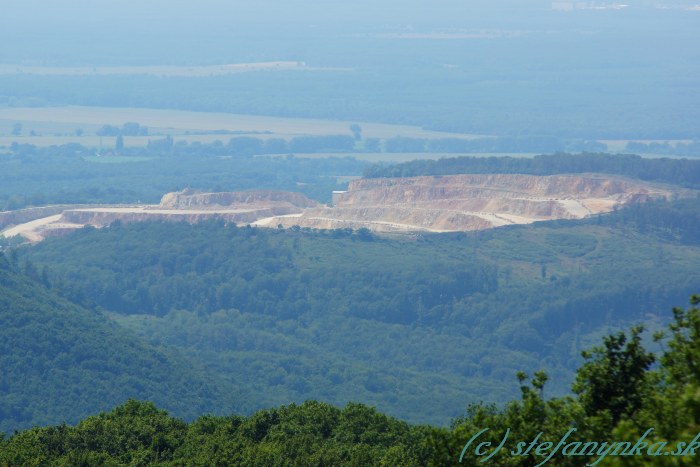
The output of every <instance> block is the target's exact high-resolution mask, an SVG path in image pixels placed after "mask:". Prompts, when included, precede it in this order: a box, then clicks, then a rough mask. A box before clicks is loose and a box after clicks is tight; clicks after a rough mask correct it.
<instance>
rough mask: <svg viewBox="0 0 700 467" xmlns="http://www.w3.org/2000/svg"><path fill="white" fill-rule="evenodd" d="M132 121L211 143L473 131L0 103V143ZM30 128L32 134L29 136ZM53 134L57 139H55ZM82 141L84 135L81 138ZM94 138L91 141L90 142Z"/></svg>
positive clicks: (39, 141) (45, 139) (46, 139)
mask: <svg viewBox="0 0 700 467" xmlns="http://www.w3.org/2000/svg"><path fill="white" fill-rule="evenodd" d="M127 122H137V123H139V124H140V125H142V126H146V127H148V129H149V133H150V134H151V135H157V134H169V135H172V136H181V137H182V138H180V139H184V140H187V141H201V142H211V141H214V140H216V139H220V140H227V139H229V138H231V137H232V136H240V135H242V134H255V136H256V137H258V138H293V137H295V136H302V135H337V134H349V133H350V129H349V127H350V125H351V124H353V123H358V124H359V125H360V126H361V128H362V136H363V137H365V138H382V139H385V138H392V137H395V136H405V137H411V138H428V139H436V138H448V137H453V138H465V139H473V138H477V137H480V136H479V135H470V134H465V133H449V132H440V131H429V130H424V129H422V128H420V127H416V126H408V125H390V124H383V123H367V122H352V121H333V120H319V119H304V118H282V117H265V116H256V115H240V114H228V113H216V112H192V111H182V110H165V109H137V108H111V107H82V106H66V107H37V108H29V107H25V108H1V109H0V144H3V145H7V144H8V141H9V142H10V144H11V142H12V141H17V142H22V143H30V144H36V145H38V146H39V145H51V144H57V141H64V140H63V138H67V139H65V142H68V141H69V140H70V141H77V142H83V140H81V138H88V137H91V136H95V133H96V132H97V130H98V129H99V128H100V127H101V126H102V125H115V126H121V125H123V124H124V123H127ZM16 123H20V124H21V125H22V132H21V135H19V136H15V135H12V134H11V133H12V130H13V126H14V125H15V124H16ZM77 128H81V129H82V130H83V136H81V137H76V136H75V130H76V129H77ZM32 131H34V133H35V135H30V133H31V132H32ZM212 132H235V134H227V133H224V134H221V133H219V134H211V133H212ZM55 138H61V139H60V140H57V139H55ZM87 141H88V140H87V139H86V140H85V142H87ZM91 142H94V141H91ZM147 142H148V138H141V139H138V137H135V138H126V140H125V144H132V145H144V144H146V143H147Z"/></svg>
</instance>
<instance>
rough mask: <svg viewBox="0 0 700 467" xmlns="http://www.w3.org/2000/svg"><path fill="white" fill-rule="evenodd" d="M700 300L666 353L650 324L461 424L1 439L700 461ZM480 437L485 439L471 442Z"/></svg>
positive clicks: (249, 427) (226, 421) (128, 456)
mask: <svg viewBox="0 0 700 467" xmlns="http://www.w3.org/2000/svg"><path fill="white" fill-rule="evenodd" d="M698 304H700V296H693V297H692V298H691V307H690V308H688V309H687V310H683V309H681V308H674V310H673V314H674V319H673V322H672V323H671V324H670V325H669V327H668V329H667V331H668V334H667V335H666V337H665V339H664V340H665V342H666V344H668V347H667V350H665V351H664V352H662V353H659V354H656V355H655V354H653V353H650V352H648V351H647V350H646V349H645V348H644V346H643V345H642V341H641V334H642V332H643V329H642V327H634V328H632V329H631V331H630V332H627V333H625V332H620V333H616V334H613V335H609V336H607V337H605V338H604V339H603V344H602V345H598V346H595V347H593V348H592V349H590V351H587V352H585V353H584V357H585V359H586V361H585V363H584V364H583V365H582V366H581V367H580V368H579V370H578V372H577V375H576V381H575V384H574V385H573V390H574V392H575V394H576V396H575V397H564V398H545V397H543V389H544V387H545V384H546V382H547V380H548V376H547V374H546V373H544V372H537V373H535V374H534V376H533V377H532V379H531V380H529V381H528V377H527V375H526V374H524V373H519V374H518V380H519V381H520V391H521V396H520V399H518V400H513V401H511V402H510V403H508V404H507V406H506V407H505V408H503V409H500V410H499V409H496V408H495V407H491V406H485V405H472V406H471V407H469V408H468V409H467V411H466V412H465V413H464V415H463V416H461V417H459V418H456V419H455V420H453V422H452V424H451V426H450V429H445V428H435V427H430V426H425V425H409V424H407V423H405V422H400V421H397V420H395V419H393V418H391V417H387V416H386V415H384V414H382V413H379V412H377V411H376V410H375V409H372V408H368V407H366V406H364V405H361V404H348V405H346V406H345V408H343V409H339V408H336V407H334V406H332V405H328V404H324V403H319V402H315V401H308V402H305V403H303V404H301V405H296V404H291V405H288V406H282V407H279V408H274V409H268V410H261V411H258V412H256V413H255V414H253V415H252V416H250V417H241V416H237V415H230V416H227V417H212V416H202V417H200V418H198V419H197V420H196V421H194V422H192V423H189V424H187V423H185V422H183V421H182V420H180V419H177V418H174V417H172V416H170V415H168V414H167V413H166V412H165V411H162V410H158V409H157V408H156V407H155V406H154V405H153V404H150V403H139V402H136V401H128V402H126V403H125V404H123V405H121V406H119V407H117V408H116V409H114V410H113V411H111V412H109V413H101V414H99V415H97V416H92V417H88V418H86V419H85V420H83V421H81V422H80V423H79V424H77V425H76V426H66V425H59V426H53V427H46V428H35V429H32V430H28V431H24V432H21V433H16V434H14V435H13V436H12V437H10V438H8V439H6V440H2V438H0V463H2V464H5V465H7V464H9V465H24V464H27V463H32V464H42V463H52V464H60V465H65V464H68V465H97V464H99V465H245V466H281V465H295V466H296V465H299V466H302V465H303V466H306V465H333V466H339V465H348V466H360V465H386V466H389V465H392V466H393V465H401V466H419V465H468V466H477V465H483V462H484V460H485V459H486V456H492V460H491V462H492V463H493V464H496V465H514V466H532V465H542V464H543V463H544V462H550V465H557V466H572V467H573V466H580V465H584V464H586V465H598V464H599V463H600V462H601V461H602V464H600V465H652V464H653V465H660V466H666V465H669V466H670V465H693V464H694V463H695V461H696V460H697V455H698V453H697V451H696V450H697V442H696V441H697V435H696V433H697V427H698V424H699V423H700V412H699V411H698V409H697V402H698V389H699V388H700V374H698V371H697V364H698V362H700V351H699V350H698V349H699V348H700V332H699V331H700V309H698V308H697V305H698ZM659 338H662V337H661V336H659ZM657 361H658V362H659V365H658V366H657V367H656V368H654V369H653V370H652V369H651V366H652V364H653V363H655V362H657ZM650 427H651V428H650ZM477 438H478V441H477V442H478V443H482V444H478V445H476V444H472V442H470V441H469V440H470V439H471V440H472V441H473V440H474V439H477ZM501 440H504V441H503V443H502V444H501V443H500V441H501ZM530 443H532V444H530ZM538 443H539V444H538ZM497 445H498V446H499V447H500V449H494V448H493V446H497ZM528 445H529V446H530V448H529V449H526V446H528ZM555 446H556V447H555ZM533 447H534V449H533ZM470 448H471V449H470ZM620 456H622V457H620Z"/></svg>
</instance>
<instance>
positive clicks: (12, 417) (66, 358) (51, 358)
mask: <svg viewBox="0 0 700 467" xmlns="http://www.w3.org/2000/svg"><path fill="white" fill-rule="evenodd" d="M28 272H29V273H30V275H31V276H35V277H37V278H38V280H37V281H34V280H31V279H29V278H28V277H27V276H25V275H23V274H21V273H20V272H19V271H17V270H16V269H15V268H14V267H12V266H11V265H10V264H9V263H8V261H7V260H6V259H5V257H4V256H3V255H0V329H2V334H1V335H0V432H3V431H4V432H11V431H12V430H15V429H20V428H28V427H30V426H33V425H36V424H48V423H57V422H61V421H64V422H69V423H75V422H77V421H78V420H79V419H80V418H82V417H85V416H86V415H87V414H89V413H92V412H95V411H99V410H106V409H108V408H110V407H113V406H114V405H116V404H119V403H121V402H123V401H124V400H125V398H127V397H135V398H140V399H148V400H153V401H156V402H157V403H158V404H159V405H160V406H162V407H167V408H168V409H170V410H173V411H174V412H176V413H178V414H179V415H180V416H186V417H194V416H196V415H199V414H201V413H203V412H205V411H208V410H210V405H209V401H210V400H216V401H217V402H218V403H220V404H222V408H223V407H226V409H225V410H228V411H231V410H240V406H239V405H237V404H238V401H237V398H236V396H235V393H234V392H231V391H232V389H231V388H230V387H229V388H227V391H224V390H223V388H224V385H223V384H221V383H220V382H219V378H217V377H216V376H211V375H210V376H205V375H204V373H203V371H201V369H197V366H196V365H192V363H190V362H188V361H186V360H183V357H182V355H180V354H177V353H175V352H173V351H172V350H164V349H159V348H156V347H154V346H153V345H150V344H147V343H145V342H143V341H142V340H141V339H139V338H138V337H136V336H135V335H133V334H132V333H131V332H129V331H127V330H125V329H123V328H121V327H120V326H118V325H115V324H114V323H113V322H112V321H110V320H109V319H107V318H106V317H105V316H104V314H103V313H101V312H98V311H95V310H94V309H87V308H83V307H81V306H79V305H76V304H75V303H71V302H69V301H67V300H65V299H63V298H60V297H58V296H57V295H56V294H55V293H53V292H51V291H49V290H47V289H46V287H45V286H44V285H43V284H42V283H40V281H41V278H40V276H41V275H40V274H36V271H32V270H30V271H28ZM0 451H1V449H0ZM0 463H1V462H0Z"/></svg>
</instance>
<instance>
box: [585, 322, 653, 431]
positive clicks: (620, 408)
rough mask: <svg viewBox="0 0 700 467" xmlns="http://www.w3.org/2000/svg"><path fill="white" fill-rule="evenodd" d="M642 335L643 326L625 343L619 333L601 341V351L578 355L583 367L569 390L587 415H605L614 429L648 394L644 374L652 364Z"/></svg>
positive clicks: (635, 329)
mask: <svg viewBox="0 0 700 467" xmlns="http://www.w3.org/2000/svg"><path fill="white" fill-rule="evenodd" d="M643 331H644V327H643V326H641V325H639V326H635V327H633V328H632V330H631V337H630V338H629V339H628V338H627V335H626V334H625V333H624V332H619V333H617V334H615V335H610V336H607V337H605V338H604V339H603V347H594V348H593V349H592V350H590V351H584V352H582V353H581V355H582V356H583V358H585V359H586V363H584V365H583V366H582V367H581V368H580V369H579V371H578V373H577V375H576V382H575V383H574V386H573V390H574V392H575V393H576V394H578V395H579V400H580V401H581V403H582V404H583V407H584V409H585V411H586V414H587V415H589V416H596V415H604V416H605V413H606V412H607V414H608V415H609V417H610V421H611V422H612V426H614V425H616V424H617V422H618V421H620V419H622V418H623V417H630V416H632V415H633V414H635V413H636V412H637V411H638V410H639V409H640V408H641V407H642V404H643V402H644V398H645V395H646V394H647V393H648V391H649V390H650V382H649V378H648V376H647V371H648V370H649V367H650V366H651V364H652V363H654V360H655V358H654V355H653V354H652V353H649V352H647V351H646V350H645V349H644V347H642V343H641V334H642V332H643Z"/></svg>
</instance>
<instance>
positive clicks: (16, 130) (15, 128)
mask: <svg viewBox="0 0 700 467" xmlns="http://www.w3.org/2000/svg"><path fill="white" fill-rule="evenodd" d="M21 134H22V124H21V123H15V124H14V125H12V136H19V135H21Z"/></svg>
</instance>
